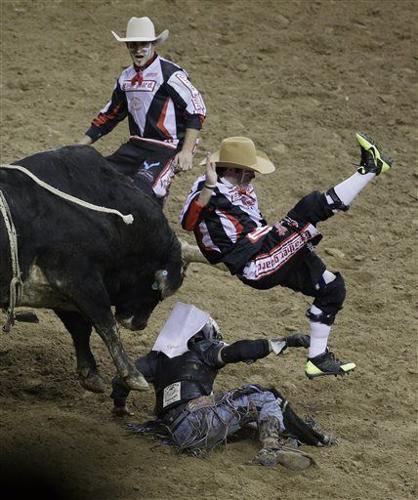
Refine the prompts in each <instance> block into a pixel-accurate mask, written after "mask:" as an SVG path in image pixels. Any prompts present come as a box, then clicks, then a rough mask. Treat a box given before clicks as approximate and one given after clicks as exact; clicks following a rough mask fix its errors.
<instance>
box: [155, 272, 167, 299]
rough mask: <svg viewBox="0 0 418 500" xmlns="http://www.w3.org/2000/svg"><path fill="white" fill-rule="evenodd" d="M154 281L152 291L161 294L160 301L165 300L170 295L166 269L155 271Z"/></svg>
mask: <svg viewBox="0 0 418 500" xmlns="http://www.w3.org/2000/svg"><path fill="white" fill-rule="evenodd" d="M154 276H155V281H154V283H153V284H152V289H153V290H159V291H160V293H161V299H165V298H166V297H168V296H169V295H170V293H169V290H170V287H169V285H168V271H167V269H159V270H158V271H155V275H154Z"/></svg>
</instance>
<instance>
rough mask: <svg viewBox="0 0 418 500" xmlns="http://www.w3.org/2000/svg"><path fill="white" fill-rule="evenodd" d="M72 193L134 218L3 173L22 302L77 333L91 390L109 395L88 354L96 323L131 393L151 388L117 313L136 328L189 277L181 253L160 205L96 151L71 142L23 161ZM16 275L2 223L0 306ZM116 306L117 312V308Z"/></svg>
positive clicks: (0, 183)
mask: <svg viewBox="0 0 418 500" xmlns="http://www.w3.org/2000/svg"><path fill="white" fill-rule="evenodd" d="M15 164H16V165H20V166H22V167H24V168H26V169H28V170H30V171H31V172H32V173H33V174H35V175H36V176H37V177H38V178H40V179H42V180H43V181H44V182H47V183H48V184H50V185H52V186H54V187H55V188H58V189H59V190H60V191H63V192H64V193H68V194H70V195H73V196H76V197H77V198H80V199H82V200H85V201H87V202H89V203H92V204H95V205H98V206H103V207H109V208H112V209H116V210H119V211H120V212H121V213H123V214H132V215H133V217H134V222H133V224H130V225H126V224H125V223H124V222H123V221H122V219H121V218H119V217H118V216H116V215H113V214H106V213H98V212H96V211H92V210H90V209H88V208H85V207H81V206H78V205H75V204H73V203H72V202H69V201H66V200H63V199H61V198H59V197H57V196H55V195H53V194H51V193H50V192H48V191H46V190H45V189H43V188H42V187H40V186H38V185H37V184H36V183H35V182H34V181H33V180H31V179H30V178H29V177H27V176H26V175H25V174H23V173H21V172H19V171H16V170H8V169H4V168H0V189H1V190H2V192H3V194H4V197H5V198H6V200H7V202H8V204H9V207H10V212H11V215H12V219H13V222H14V224H15V227H16V231H17V235H18V237H17V239H18V254H19V263H20V267H21V272H22V278H23V282H24V285H23V297H22V300H21V302H20V303H19V304H18V305H26V306H32V307H45V308H49V309H53V310H54V311H55V313H56V314H57V315H58V317H59V318H60V319H61V320H62V322H63V323H64V325H65V327H66V328H67V330H68V331H69V332H70V334H71V336H72V338H73V342H74V346H75V350H76V357H77V370H78V373H79V375H80V380H81V383H82V385H83V387H85V388H86V389H89V390H93V391H102V390H103V389H104V383H103V380H102V379H101V377H100V376H99V375H98V373H97V368H96V362H95V360H94V356H93V354H92V352H91V350H90V335H91V331H92V327H93V326H94V327H95V329H96V331H97V332H98V334H99V335H100V337H101V338H102V339H103V341H104V342H105V344H106V346H107V348H108V350H109V352H110V355H111V356H112V358H113V361H114V363H115V365H116V368H117V370H118V372H119V374H120V375H121V376H122V377H123V378H124V379H125V381H126V383H127V384H128V386H129V387H131V388H132V389H145V388H146V387H147V384H146V382H145V380H144V378H143V377H142V375H141V374H140V373H139V372H138V371H137V370H136V368H135V366H134V364H133V363H132V361H131V360H130V359H129V358H128V356H127V354H126V353H125V350H124V348H123V346H122V343H121V341H120V339H119V335H118V330H117V326H116V322H115V317H116V319H117V320H118V322H120V323H122V324H124V325H125V326H127V327H129V328H131V329H134V330H138V329H143V328H145V326H146V324H147V320H148V318H149V316H150V314H151V312H152V311H153V309H154V308H155V306H156V305H157V304H158V302H159V301H160V300H162V299H163V298H165V297H166V296H168V295H170V294H172V293H174V292H175V291H176V290H177V289H178V288H179V287H180V286H181V283H182V280H183V270H182V259H181V247H180V243H179V241H178V240H177V238H176V236H175V234H174V232H173V230H172V229H171V228H170V226H169V224H168V222H167V219H166V217H165V216H164V214H163V213H162V210H161V208H160V206H159V205H158V204H157V203H156V202H155V201H154V200H153V199H152V198H151V197H149V196H148V195H146V194H145V193H142V192H141V191H139V190H138V188H136V187H135V186H134V184H133V182H132V180H131V179H129V178H127V177H125V176H122V175H121V174H119V173H118V172H116V171H115V170H114V169H113V168H112V167H111V166H110V165H109V164H108V162H107V161H106V160H105V159H104V158H103V157H102V156H101V155H100V154H99V153H98V152H97V151H96V150H95V149H93V148H91V147H89V146H68V147H63V148H60V149H57V150H53V151H46V152H42V153H38V154H35V155H33V156H29V157H27V158H24V159H23V160H20V161H18V162H16V163H15ZM11 277H12V268H11V254H10V246H9V238H8V234H7V231H6V228H5V223H4V221H3V220H0V306H1V307H3V308H7V306H8V303H9V285H10V279H11ZM112 305H113V306H115V316H114V315H113V313H112V309H111V306H112Z"/></svg>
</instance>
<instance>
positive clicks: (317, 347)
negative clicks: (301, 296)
mask: <svg viewBox="0 0 418 500" xmlns="http://www.w3.org/2000/svg"><path fill="white" fill-rule="evenodd" d="M311 312H312V313H314V314H319V313H321V312H322V311H321V309H319V308H318V307H316V306H314V305H312V306H311ZM309 323H310V328H311V331H310V335H311V345H310V346H309V351H308V357H309V358H314V357H315V356H319V354H323V353H324V352H325V349H326V348H327V344H328V337H329V334H330V333H331V326H330V325H326V324H324V323H319V322H318V321H310V322H309Z"/></svg>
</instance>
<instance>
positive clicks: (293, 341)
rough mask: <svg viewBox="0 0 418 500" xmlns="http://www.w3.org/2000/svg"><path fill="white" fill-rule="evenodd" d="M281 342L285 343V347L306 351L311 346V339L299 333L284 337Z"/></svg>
mask: <svg viewBox="0 0 418 500" xmlns="http://www.w3.org/2000/svg"><path fill="white" fill-rule="evenodd" d="M283 340H284V341H285V342H286V347H305V348H306V349H307V348H308V347H309V346H310V345H311V337H310V336H309V335H303V334H301V333H296V334H295V335H289V336H288V337H284V338H283Z"/></svg>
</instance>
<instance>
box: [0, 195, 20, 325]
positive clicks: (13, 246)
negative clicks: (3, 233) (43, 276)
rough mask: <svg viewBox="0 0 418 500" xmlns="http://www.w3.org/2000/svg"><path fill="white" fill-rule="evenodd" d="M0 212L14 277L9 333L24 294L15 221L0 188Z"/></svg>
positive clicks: (8, 317)
mask: <svg viewBox="0 0 418 500" xmlns="http://www.w3.org/2000/svg"><path fill="white" fill-rule="evenodd" d="M0 212H1V215H2V216H3V219H4V223H5V225H6V230H7V234H8V237H9V245H10V260H11V263H12V279H11V281H10V293H9V307H8V309H7V320H6V323H5V325H4V326H3V331H4V332H6V333H9V332H10V329H11V327H12V326H13V324H14V320H15V314H14V310H15V307H16V305H17V304H18V303H19V301H20V299H21V296H22V287H23V282H22V277H21V276H22V274H21V272H20V266H19V254H18V246H17V233H16V227H15V225H14V223H13V219H12V214H11V212H10V208H9V205H8V203H7V200H6V198H5V196H4V194H3V192H2V191H1V189H0Z"/></svg>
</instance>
